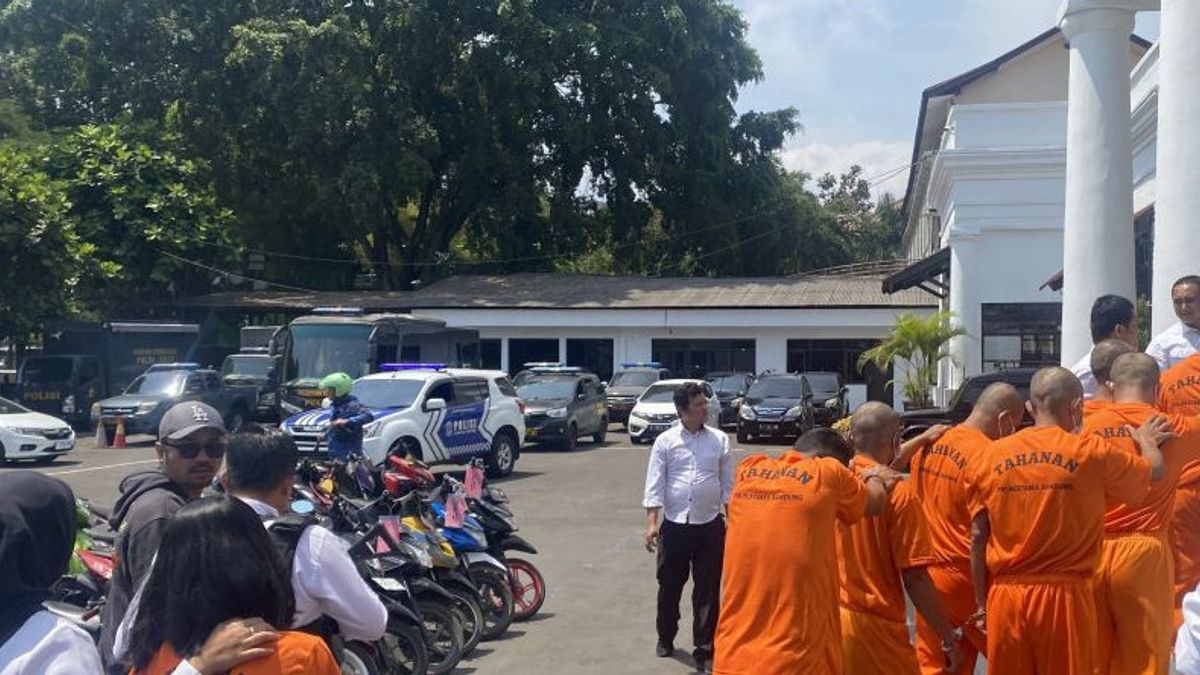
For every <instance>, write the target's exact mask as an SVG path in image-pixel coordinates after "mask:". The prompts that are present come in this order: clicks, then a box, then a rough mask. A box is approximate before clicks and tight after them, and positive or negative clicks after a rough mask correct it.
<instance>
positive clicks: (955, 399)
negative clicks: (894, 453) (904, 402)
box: [900, 368, 1038, 440]
mask: <svg viewBox="0 0 1200 675" xmlns="http://www.w3.org/2000/svg"><path fill="white" fill-rule="evenodd" d="M1037 371H1038V369H1037V368H1012V369H1009V370H997V371H995V372H991V373H984V374H982V375H976V376H975V377H969V378H967V380H966V381H965V382H963V383H962V386H960V387H959V388H958V391H955V392H954V396H952V397H951V398H950V403H949V404H948V405H947V406H946V407H945V408H929V409H925V410H906V411H905V412H902V413H900V420H901V422H903V423H904V431H903V432H901V436H902V438H904V440H908V439H910V438H912V437H913V436H916V435H917V434H919V433H921V432H923V431H925V430H926V429H928V428H929V427H931V426H933V425H935V424H951V425H953V424H958V423H959V422H962V421H963V420H965V419H967V416H968V415H970V414H971V409H972V408H974V407H975V403H976V401H978V400H979V395H980V394H982V393H983V390H984V389H987V387H988V385H990V384H993V383H995V382H1007V383H1009V384H1011V385H1012V386H1014V387H1016V388H1017V391H1018V392H1020V394H1021V398H1023V399H1025V400H1029V383H1030V382H1031V381H1032V380H1033V374H1034V373H1036V372H1037ZM1030 424H1033V420H1032V419H1031V418H1030V417H1029V413H1028V412H1026V413H1025V418H1024V419H1023V420H1022V424H1021V426H1029V425H1030Z"/></svg>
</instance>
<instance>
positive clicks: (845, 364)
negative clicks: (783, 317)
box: [787, 340, 892, 403]
mask: <svg viewBox="0 0 1200 675" xmlns="http://www.w3.org/2000/svg"><path fill="white" fill-rule="evenodd" d="M877 344H879V341H878V340H788V342H787V369H788V372H790V373H803V372H811V371H824V372H833V373H841V375H842V382H844V383H845V384H865V385H867V400H868V401H883V402H885V403H891V401H892V390H891V388H890V387H888V386H887V384H888V381H889V380H891V379H892V369H891V367H890V366H889V367H888V369H887V370H886V371H884V370H880V369H879V368H877V367H875V366H874V365H872V364H867V365H866V366H864V367H863V369H862V370H859V368H858V358H859V357H860V356H862V353H863V352H865V351H866V350H868V349H870V348H871V347H874V346H875V345H877Z"/></svg>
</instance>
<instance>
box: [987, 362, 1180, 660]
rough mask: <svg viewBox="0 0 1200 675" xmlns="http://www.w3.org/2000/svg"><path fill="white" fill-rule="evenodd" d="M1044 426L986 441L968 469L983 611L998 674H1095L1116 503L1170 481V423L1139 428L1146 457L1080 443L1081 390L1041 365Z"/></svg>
mask: <svg viewBox="0 0 1200 675" xmlns="http://www.w3.org/2000/svg"><path fill="white" fill-rule="evenodd" d="M1029 395H1030V400H1029V405H1028V407H1029V412H1030V413H1031V414H1032V415H1033V421H1034V426H1032V427H1029V428H1027V429H1022V430H1020V431H1018V432H1017V433H1015V434H1013V435H1011V436H1008V437H1006V438H1002V439H1000V440H997V441H995V442H993V443H991V444H990V445H988V447H987V450H986V451H985V452H984V454H983V456H982V457H981V458H980V461H977V462H971V463H969V464H968V465H967V467H968V468H967V474H968V477H967V501H968V504H969V509H970V512H971V515H972V523H971V540H972V541H971V572H972V577H973V580H974V585H975V593H976V603H977V604H978V605H980V606H983V607H985V613H984V621H985V622H986V626H987V635H988V655H987V660H988V669H989V670H992V671H995V672H997V673H1054V674H1055V675H1060V674H1061V675H1087V674H1089V673H1093V671H1094V670H1095V668H1096V666H1097V661H1096V639H1097V636H1096V605H1095V598H1094V596H1093V594H1092V589H1091V587H1090V586H1089V579H1090V578H1091V577H1092V575H1093V574H1094V573H1095V572H1096V569H1097V566H1098V563H1099V558H1100V547H1101V542H1102V540H1103V527H1102V525H1101V520H1102V518H1103V516H1104V512H1105V504H1106V502H1108V501H1110V500H1111V501H1117V502H1123V503H1129V502H1132V503H1138V502H1140V500H1141V499H1142V498H1144V497H1145V496H1146V494H1147V493H1148V492H1149V489H1150V481H1151V477H1152V475H1154V474H1161V473H1162V470H1163V466H1162V462H1163V459H1162V453H1160V452H1159V450H1158V442H1159V440H1160V436H1161V435H1163V434H1162V432H1163V431H1164V429H1163V427H1164V426H1165V423H1164V422H1163V420H1161V419H1156V420H1152V421H1150V422H1147V423H1146V424H1145V425H1143V426H1142V427H1140V428H1139V429H1138V430H1137V431H1136V432H1133V438H1135V440H1136V441H1137V443H1138V445H1139V447H1140V448H1141V450H1142V456H1137V455H1136V454H1129V453H1125V452H1121V451H1119V450H1117V449H1115V448H1114V447H1112V446H1111V445H1110V444H1109V443H1108V442H1106V441H1105V440H1104V439H1101V438H1098V437H1095V436H1076V435H1075V434H1073V433H1072V431H1074V430H1075V429H1076V428H1077V427H1078V426H1079V424H1080V422H1081V419H1080V418H1081V417H1082V414H1083V413H1082V409H1083V387H1082V386H1081V385H1080V384H1079V379H1078V378H1076V377H1075V375H1074V374H1073V373H1071V371H1069V370H1066V369H1065V368H1043V369H1042V370H1039V371H1038V372H1037V373H1036V374H1035V375H1034V376H1033V381H1032V384H1031V386H1030V392H1029Z"/></svg>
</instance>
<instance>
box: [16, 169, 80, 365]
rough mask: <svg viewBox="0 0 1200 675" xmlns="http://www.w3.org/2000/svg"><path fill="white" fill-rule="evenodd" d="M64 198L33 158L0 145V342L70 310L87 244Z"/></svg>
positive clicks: (21, 338)
mask: <svg viewBox="0 0 1200 675" xmlns="http://www.w3.org/2000/svg"><path fill="white" fill-rule="evenodd" d="M67 210H68V204H67V201H66V198H65V195H64V193H63V191H62V190H61V189H59V188H58V186H56V185H55V184H54V182H53V181H52V180H51V178H50V176H48V175H47V174H46V173H45V172H44V171H41V170H40V169H39V168H38V167H37V163H36V161H35V159H34V158H33V157H31V156H29V155H28V154H27V153H25V152H23V151H20V150H18V149H15V148H13V147H9V146H4V145H0V339H8V340H10V341H11V342H12V343H14V344H18V345H20V344H24V343H26V341H27V340H28V339H29V337H30V336H31V335H32V334H33V333H34V332H35V331H37V329H38V328H39V327H40V325H41V323H42V322H43V321H45V320H46V319H50V318H56V317H61V316H65V315H67V314H68V313H70V312H71V310H72V309H73V301H72V296H71V294H72V291H73V289H74V288H75V287H76V284H77V281H78V276H77V275H78V272H79V270H80V269H81V260H82V258H83V256H84V255H86V253H87V252H88V246H87V245H86V244H81V243H80V242H79V240H78V238H77V237H76V235H75V233H74V231H73V228H72V223H71V220H70V218H69V216H68V214H67Z"/></svg>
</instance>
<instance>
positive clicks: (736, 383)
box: [704, 372, 754, 427]
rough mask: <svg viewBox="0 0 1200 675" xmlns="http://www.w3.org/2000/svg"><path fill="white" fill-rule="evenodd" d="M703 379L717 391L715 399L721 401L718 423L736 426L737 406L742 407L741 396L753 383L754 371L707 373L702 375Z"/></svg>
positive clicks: (743, 395) (744, 394) (725, 425)
mask: <svg viewBox="0 0 1200 675" xmlns="http://www.w3.org/2000/svg"><path fill="white" fill-rule="evenodd" d="M704 381H705V382H707V383H709V384H710V385H712V388H713V391H715V392H716V393H717V400H719V401H720V402H721V416H720V418H719V423H720V425H721V426H722V427H732V426H737V421H738V408H741V407H742V398H744V397H745V396H746V392H747V391H750V385H751V384H753V383H754V373H736V372H718V373H708V374H707V375H705V376H704Z"/></svg>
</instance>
